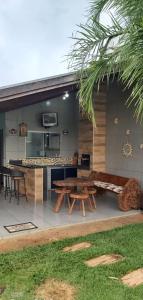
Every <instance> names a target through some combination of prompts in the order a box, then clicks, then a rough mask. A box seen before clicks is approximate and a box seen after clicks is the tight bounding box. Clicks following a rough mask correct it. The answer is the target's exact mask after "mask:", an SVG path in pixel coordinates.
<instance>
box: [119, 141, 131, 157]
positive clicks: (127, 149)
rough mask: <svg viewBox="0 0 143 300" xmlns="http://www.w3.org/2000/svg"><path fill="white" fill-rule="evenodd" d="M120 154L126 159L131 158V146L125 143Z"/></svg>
mask: <svg viewBox="0 0 143 300" xmlns="http://www.w3.org/2000/svg"><path fill="white" fill-rule="evenodd" d="M122 152H123V155H124V156H126V157H129V156H132V154H133V147H132V145H131V144H129V143H128V142H127V143H125V144H124V145H123V148H122Z"/></svg>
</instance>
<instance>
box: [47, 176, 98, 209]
mask: <svg viewBox="0 0 143 300" xmlns="http://www.w3.org/2000/svg"><path fill="white" fill-rule="evenodd" d="M53 183H54V184H55V185H56V186H58V187H60V188H62V192H61V193H60V194H59V195H58V197H57V201H56V204H55V207H54V212H59V210H60V208H61V206H62V203H63V200H64V195H65V191H66V189H67V188H73V187H80V188H82V189H83V191H84V193H87V191H88V187H91V186H94V182H93V181H92V180H89V179H88V178H87V179H86V178H66V179H65V180H56V181H53Z"/></svg>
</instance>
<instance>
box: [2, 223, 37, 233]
mask: <svg viewBox="0 0 143 300" xmlns="http://www.w3.org/2000/svg"><path fill="white" fill-rule="evenodd" d="M4 228H5V229H6V230H7V231H8V232H9V233H14V232H18V231H24V230H31V229H36V228H38V227H37V226H36V225H35V224H33V223H32V222H27V223H20V224H14V225H8V226H4Z"/></svg>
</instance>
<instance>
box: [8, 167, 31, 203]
mask: <svg viewBox="0 0 143 300" xmlns="http://www.w3.org/2000/svg"><path fill="white" fill-rule="evenodd" d="M21 182H23V188H24V194H21V193H20V190H19V188H20V183H21ZM10 190H11V192H10V202H11V198H12V197H13V192H14V196H15V197H16V198H17V204H19V200H20V197H21V196H25V197H26V201H27V193H26V183H25V176H24V173H22V172H20V171H17V170H14V169H11V189H10Z"/></svg>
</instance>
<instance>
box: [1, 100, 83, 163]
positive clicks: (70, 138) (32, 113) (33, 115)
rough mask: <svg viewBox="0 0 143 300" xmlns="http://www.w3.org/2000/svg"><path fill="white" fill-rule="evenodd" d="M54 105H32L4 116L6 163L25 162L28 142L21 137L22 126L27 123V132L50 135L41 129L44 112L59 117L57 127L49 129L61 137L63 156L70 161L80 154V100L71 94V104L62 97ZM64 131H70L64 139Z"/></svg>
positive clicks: (61, 153)
mask: <svg viewBox="0 0 143 300" xmlns="http://www.w3.org/2000/svg"><path fill="white" fill-rule="evenodd" d="M50 102H51V105H50V106H47V105H46V102H41V103H38V104H35V105H30V106H27V107H23V108H20V109H17V110H13V111H9V112H6V113H5V129H6V130H5V162H8V161H9V159H22V158H25V155H26V153H25V138H24V137H20V136H19V135H18V129H19V124H20V123H21V122H25V123H27V125H28V130H33V131H45V132H46V131H47V130H46V129H45V128H43V127H42V126H41V118H40V117H41V114H42V113H44V112H57V113H58V126H57V127H53V128H51V129H49V132H57V133H60V134H61V150H60V156H65V157H71V156H73V154H74V152H75V151H77V150H78V114H79V109H78V100H77V99H76V97H75V95H74V94H72V95H70V97H69V98H68V100H66V101H63V100H62V97H58V98H56V99H51V101H50ZM12 128H14V129H16V130H17V134H16V135H14V136H13V135H10V133H9V130H10V129H12ZM63 130H68V131H69V134H68V135H63Z"/></svg>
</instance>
